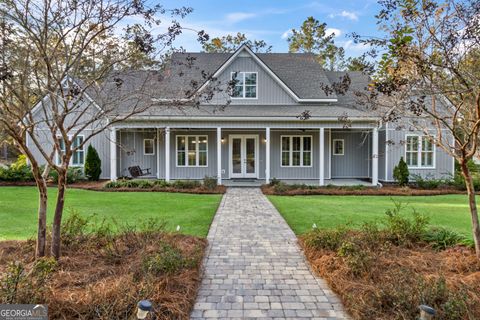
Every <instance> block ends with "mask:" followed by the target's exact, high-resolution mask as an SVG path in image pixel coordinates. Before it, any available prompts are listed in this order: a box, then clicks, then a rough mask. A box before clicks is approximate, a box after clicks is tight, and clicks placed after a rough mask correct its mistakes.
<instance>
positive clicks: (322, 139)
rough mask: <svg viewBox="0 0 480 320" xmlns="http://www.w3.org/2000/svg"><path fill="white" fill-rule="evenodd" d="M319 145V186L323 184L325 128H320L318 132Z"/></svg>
mask: <svg viewBox="0 0 480 320" xmlns="http://www.w3.org/2000/svg"><path fill="white" fill-rule="evenodd" d="M319 140H320V143H319V146H320V152H319V156H318V158H319V161H318V165H319V166H320V167H319V172H320V181H319V184H320V185H321V186H324V185H325V128H320V134H319Z"/></svg>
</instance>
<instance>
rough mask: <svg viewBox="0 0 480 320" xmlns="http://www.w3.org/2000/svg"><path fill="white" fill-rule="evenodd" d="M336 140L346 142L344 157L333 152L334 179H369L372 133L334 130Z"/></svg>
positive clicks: (333, 137) (333, 136)
mask: <svg viewBox="0 0 480 320" xmlns="http://www.w3.org/2000/svg"><path fill="white" fill-rule="evenodd" d="M331 139H332V149H333V141H334V140H335V139H342V140H343V141H344V146H345V147H344V148H345V152H344V155H334V152H333V150H332V178H333V179H335V178H368V177H370V172H371V170H370V165H371V151H370V150H371V133H370V132H366V131H357V130H348V131H345V130H332V137H331Z"/></svg>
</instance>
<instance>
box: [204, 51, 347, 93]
mask: <svg viewBox="0 0 480 320" xmlns="http://www.w3.org/2000/svg"><path fill="white" fill-rule="evenodd" d="M244 50H245V51H246V52H248V53H249V54H250V56H251V57H252V58H253V59H254V60H255V62H257V63H258V64H259V65H260V66H261V67H262V68H263V69H264V70H265V71H266V72H267V73H268V75H269V76H270V77H272V78H273V79H274V80H275V81H276V82H277V83H278V84H279V85H280V86H281V87H282V88H283V90H285V91H286V92H287V93H288V94H289V95H290V96H292V98H294V99H295V101H297V102H337V101H338V100H337V99H301V98H299V97H298V96H297V95H296V94H295V92H293V91H292V90H291V89H290V88H289V87H288V86H287V85H286V84H285V83H284V82H283V81H282V80H281V79H280V78H279V77H278V76H277V75H276V74H275V73H274V72H273V71H272V70H271V69H270V68H269V67H268V66H267V65H266V64H265V63H263V61H262V60H261V59H260V58H259V57H257V55H256V54H255V53H254V52H253V51H252V50H251V49H250V48H249V47H248V46H247V45H246V44H242V45H241V46H240V47H239V48H238V49H237V51H235V52H234V53H233V54H232V55H231V56H230V58H228V59H227V61H225V63H224V64H223V65H222V66H221V67H220V68H218V69H217V71H215V73H214V74H213V76H212V78H213V79H215V78H218V76H219V75H220V74H221V73H222V72H223V71H225V69H226V68H227V67H228V66H229V65H230V64H231V63H232V62H233V61H234V60H235V59H236V58H237V56H238V55H239V54H240V53H241V52H242V51H244ZM210 81H211V80H208V81H206V82H205V83H204V84H203V85H202V86H201V87H200V88H199V89H198V90H197V92H198V91H201V90H203V89H205V87H207V86H208V84H209V83H210Z"/></svg>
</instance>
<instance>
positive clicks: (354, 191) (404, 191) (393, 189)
mask: <svg viewBox="0 0 480 320" xmlns="http://www.w3.org/2000/svg"><path fill="white" fill-rule="evenodd" d="M261 188H262V192H263V193H264V194H266V195H282V196H301V195H339V196H340V195H358V196H362V195H370V196H431V195H444V194H465V193H466V191H463V190H459V189H456V188H453V187H444V188H438V189H429V190H427V189H416V188H412V187H397V186H384V187H382V188H374V187H362V188H359V187H354V186H352V187H349V186H326V187H308V188H292V189H289V188H288V185H287V190H285V191H283V190H282V192H278V191H276V190H275V187H274V186H270V185H262V187H261Z"/></svg>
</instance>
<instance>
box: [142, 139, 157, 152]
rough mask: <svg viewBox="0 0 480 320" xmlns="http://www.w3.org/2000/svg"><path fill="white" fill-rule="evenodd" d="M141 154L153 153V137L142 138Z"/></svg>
mask: <svg viewBox="0 0 480 320" xmlns="http://www.w3.org/2000/svg"><path fill="white" fill-rule="evenodd" d="M143 154H144V155H146V156H151V155H154V154H155V143H154V140H153V139H143Z"/></svg>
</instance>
